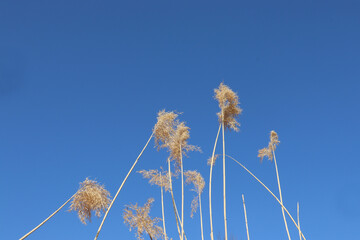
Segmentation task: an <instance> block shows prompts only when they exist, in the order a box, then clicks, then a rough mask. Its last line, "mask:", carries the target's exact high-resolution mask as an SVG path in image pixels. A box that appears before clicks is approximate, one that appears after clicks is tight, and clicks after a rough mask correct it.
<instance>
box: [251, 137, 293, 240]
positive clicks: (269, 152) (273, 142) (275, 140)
mask: <svg viewBox="0 0 360 240" xmlns="http://www.w3.org/2000/svg"><path fill="white" fill-rule="evenodd" d="M279 143H280V141H279V137H278V135H277V133H276V132H275V131H271V132H270V142H269V144H268V147H267V148H263V149H260V150H259V154H258V157H260V161H262V159H263V158H264V157H267V158H268V159H269V160H270V161H272V160H273V159H274V163H275V170H276V178H277V183H278V188H279V196H280V201H281V203H283V199H282V193H281V186H280V178H279V171H278V166H277V163H276V157H275V149H276V147H277V145H279ZM281 212H282V215H283V219H284V223H285V229H286V233H287V236H288V238H289V240H291V237H290V233H289V229H288V225H287V221H286V216H285V213H284V209H283V208H281Z"/></svg>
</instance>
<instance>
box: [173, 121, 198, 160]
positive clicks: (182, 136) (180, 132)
mask: <svg viewBox="0 0 360 240" xmlns="http://www.w3.org/2000/svg"><path fill="white" fill-rule="evenodd" d="M189 129H190V128H189V127H187V126H185V123H184V122H181V123H179V124H178V125H177V126H176V130H175V133H174V135H173V137H172V140H171V141H170V142H169V150H170V158H171V159H172V160H175V163H176V166H177V167H178V166H180V164H181V162H180V161H181V157H182V156H186V153H187V152H189V151H200V148H199V147H196V146H193V145H189V144H188V142H187V141H188V139H189V138H190V133H189Z"/></svg>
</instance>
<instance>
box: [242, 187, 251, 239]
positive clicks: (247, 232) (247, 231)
mask: <svg viewBox="0 0 360 240" xmlns="http://www.w3.org/2000/svg"><path fill="white" fill-rule="evenodd" d="M242 200H243V205H244V215H245V225H246V234H247V239H248V240H250V235H249V227H248V221H247V215H246V206H245V198H244V194H242Z"/></svg>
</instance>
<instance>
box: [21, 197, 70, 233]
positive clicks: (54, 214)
mask: <svg viewBox="0 0 360 240" xmlns="http://www.w3.org/2000/svg"><path fill="white" fill-rule="evenodd" d="M75 194H76V193H75ZM75 194H74V195H72V196H71V197H70V198H69V199H68V200H67V201H66V202H65V203H64V204H63V205H61V207H59V208H58V209H57V210H56V211H55V212H53V213H52V214H51V215H50V216H49V217H48V218H46V219H45V220H44V221H42V223H40V224H39V225H37V226H36V227H35V228H34V229H33V230H31V231H30V232H28V233H27V234H25V235H24V236H23V237H21V238H20V240H23V239H25V238H27V237H28V236H29V235H30V234H32V233H33V232H35V231H36V230H37V229H38V228H39V227H41V226H42V225H43V224H44V223H46V222H47V221H48V220H49V219H50V218H52V217H53V216H54V215H55V214H56V213H58V212H59V211H60V210H61V209H62V208H63V207H65V205H66V204H68V202H70V200H71V199H72V198H73V197H74V196H75Z"/></svg>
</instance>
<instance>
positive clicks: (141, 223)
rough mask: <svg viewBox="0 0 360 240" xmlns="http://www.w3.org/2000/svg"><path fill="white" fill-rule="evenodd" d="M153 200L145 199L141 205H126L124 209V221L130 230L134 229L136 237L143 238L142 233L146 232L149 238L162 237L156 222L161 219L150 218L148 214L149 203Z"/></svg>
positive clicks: (140, 239)
mask: <svg viewBox="0 0 360 240" xmlns="http://www.w3.org/2000/svg"><path fill="white" fill-rule="evenodd" d="M153 202H154V199H153V198H150V199H148V200H147V202H146V203H145V205H144V206H143V207H140V206H138V204H137V203H136V204H135V205H127V206H126V208H125V210H124V214H123V217H124V223H125V224H127V225H128V226H129V227H130V231H131V230H132V229H133V228H134V229H136V234H135V235H136V237H137V239H139V240H143V239H144V238H143V236H144V234H148V235H149V236H150V238H151V239H153V240H156V239H161V238H162V237H163V234H162V233H163V230H162V228H161V227H160V226H157V225H156V224H157V223H158V222H159V221H161V219H160V218H151V217H150V216H149V213H150V209H151V204H152V203H153Z"/></svg>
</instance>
